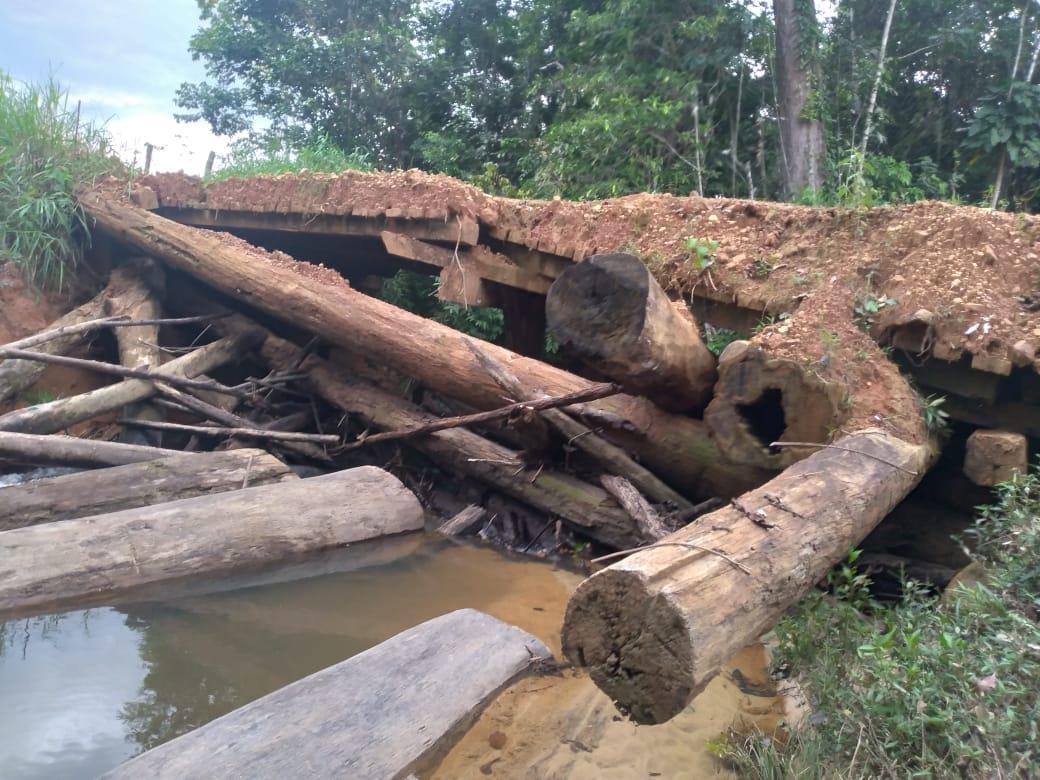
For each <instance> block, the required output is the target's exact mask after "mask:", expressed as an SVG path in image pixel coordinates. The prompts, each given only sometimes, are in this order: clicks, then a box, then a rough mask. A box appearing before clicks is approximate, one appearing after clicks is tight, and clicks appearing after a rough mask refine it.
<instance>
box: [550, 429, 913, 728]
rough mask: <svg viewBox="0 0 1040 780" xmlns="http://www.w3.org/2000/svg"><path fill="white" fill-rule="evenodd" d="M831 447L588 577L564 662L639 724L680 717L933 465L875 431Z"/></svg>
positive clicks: (574, 603) (570, 610)
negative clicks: (585, 672)
mask: <svg viewBox="0 0 1040 780" xmlns="http://www.w3.org/2000/svg"><path fill="white" fill-rule="evenodd" d="M840 446H842V447H844V448H845V449H843V450H839V449H835V448H832V447H826V448H824V449H821V450H819V451H817V452H815V453H814V454H812V455H810V456H809V457H808V458H806V459H805V460H803V461H801V462H799V463H796V464H795V465H793V466H790V467H789V468H787V469H786V470H785V471H784V472H783V473H782V474H781V475H779V476H778V477H776V478H775V479H773V480H772V481H770V482H769V483H767V484H766V485H763V486H762V487H761V488H759V489H757V490H754V491H752V492H750V493H748V494H746V495H744V496H742V497H741V498H739V499H737V500H735V501H734V502H732V504H731V505H730V506H729V507H726V508H725V509H721V510H719V511H717V512H714V513H712V514H711V515H707V516H705V517H704V518H702V519H701V520H700V521H699V522H697V523H695V524H693V525H691V526H688V527H686V528H683V529H681V530H680V531H677V532H676V533H673V534H671V535H669V536H666V537H665V538H664V539H662V540H661V541H660V542H658V544H657V545H655V546H653V547H652V548H651V549H647V550H644V551H642V552H637V553H635V554H633V555H631V556H629V557H628V558H625V559H624V560H622V561H621V562H619V563H615V564H613V565H612V566H609V567H607V568H606V569H604V570H602V571H600V572H598V573H596V574H594V575H593V576H592V577H590V578H588V579H587V580H585V582H583V583H582V584H581V585H580V586H579V587H578V589H577V591H576V592H575V593H574V595H573V596H572V598H571V600H570V603H569V604H568V606H567V615H566V619H565V621H564V626H563V648H564V652H565V653H566V654H567V657H568V658H570V659H571V660H572V661H574V662H575V663H576V664H578V665H580V666H587V667H589V669H590V672H591V674H592V679H593V680H594V681H595V683H596V685H598V686H599V687H600V688H601V689H602V690H603V691H604V692H606V693H607V694H608V695H609V696H610V697H611V698H612V699H614V701H615V702H616V703H617V705H618V707H619V709H621V710H622V711H623V712H626V713H628V714H629V715H630V716H631V717H632V718H633V719H634V720H636V721H637V722H639V723H662V722H664V721H666V720H668V719H670V718H672V717H674V716H675V715H677V714H678V713H679V712H680V711H682V709H683V708H684V707H685V706H686V705H687V704H688V703H689V702H690V700H691V699H692V698H693V697H694V696H696V695H697V693H698V692H700V691H701V690H702V689H703V688H704V686H705V685H706V684H707V683H708V681H709V680H711V678H712V677H714V676H715V674H716V673H717V672H718V669H719V668H720V666H721V665H722V664H724V663H726V661H728V660H729V659H730V658H731V657H732V656H733V655H734V654H735V653H736V652H737V651H738V650H740V649H741V648H742V647H744V646H745V645H747V644H749V643H750V642H753V641H754V640H756V639H757V638H758V637H759V636H761V635H762V634H763V633H764V632H765V631H767V630H769V629H770V628H771V627H772V626H773V625H775V624H776V622H777V621H778V620H779V619H780V617H781V616H782V615H783V613H784V611H785V610H786V609H788V608H789V607H790V606H791V605H792V604H794V603H795V602H796V601H797V600H798V599H800V598H802V596H804V595H805V594H806V593H807V592H808V591H809V590H810V589H811V588H812V587H813V586H814V585H815V584H816V583H817V582H819V581H820V580H821V579H822V578H823V577H824V576H825V575H826V573H827V572H828V571H829V570H830V568H831V567H832V566H833V565H834V564H835V563H837V562H838V561H840V560H841V559H842V557H843V556H845V555H846V554H847V553H848V551H849V548H850V546H854V545H856V544H858V543H859V542H860V541H862V539H863V538H864V537H865V536H866V535H867V534H868V533H869V532H870V531H871V530H872V529H873V528H874V526H876V525H877V523H878V522H880V521H881V519H882V518H883V517H885V515H886V514H888V512H889V511H891V510H892V509H893V508H894V507H895V506H896V505H897V504H898V503H899V502H900V501H901V500H902V499H903V498H904V497H905V496H906V495H907V494H908V493H909V492H910V491H911V490H912V489H913V487H914V486H915V485H916V484H917V483H918V481H919V480H920V478H921V476H922V475H923V474H924V472H925V470H926V469H927V468H928V466H929V465H930V463H931V461H932V459H933V457H934V452H933V451H932V450H931V448H929V447H928V446H924V445H913V444H907V443H905V442H903V441H901V440H899V439H896V438H894V437H891V436H888V435H887V434H884V433H882V432H877V431H862V432H859V433H856V434H853V435H851V436H847V437H845V438H843V439H842V440H841V441H840ZM847 450H854V452H849V451H847ZM861 453H862V454H861Z"/></svg>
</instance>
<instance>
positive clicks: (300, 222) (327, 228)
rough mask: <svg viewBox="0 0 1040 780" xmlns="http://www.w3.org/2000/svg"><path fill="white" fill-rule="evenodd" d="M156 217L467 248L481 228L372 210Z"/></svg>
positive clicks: (185, 211)
mask: <svg viewBox="0 0 1040 780" xmlns="http://www.w3.org/2000/svg"><path fill="white" fill-rule="evenodd" d="M156 213H157V214H161V215H162V216H164V217H166V218H167V219H172V220H173V221H174V222H180V223H181V224H183V225H192V226H194V227H204V228H212V229H216V230H277V231H282V232H287V233H322V234H326V235H334V236H351V237H371V238H378V237H379V235H380V233H382V232H383V231H385V230H391V231H393V232H395V233H402V234H404V235H408V236H412V237H413V238H419V239H424V240H426V241H443V242H445V243H450V244H455V243H456V242H457V243H460V244H463V245H465V246H472V245H473V244H476V243H477V238H478V237H479V235H480V225H479V224H478V223H477V222H476V220H473V219H469V218H457V219H451V218H449V219H447V220H439V219H405V218H390V217H387V216H386V215H385V214H382V213H379V212H376V211H371V210H370V211H366V212H363V213H362V212H359V211H355V212H354V213H353V214H350V215H346V214H304V213H300V212H291V213H288V214H285V213H276V212H252V211H215V210H213V209H189V208H161V209H159V210H158V211H157V212H156Z"/></svg>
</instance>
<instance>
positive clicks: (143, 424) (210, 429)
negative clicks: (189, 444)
mask: <svg viewBox="0 0 1040 780" xmlns="http://www.w3.org/2000/svg"><path fill="white" fill-rule="evenodd" d="M117 422H119V423H120V424H121V425H132V426H134V427H137V428H153V429H155V430H157V431H181V432H183V433H195V434H198V435H200V436H216V437H231V436H244V437H248V438H251V439H270V440H271V441H294V442H301V441H307V442H311V443H313V444H334V445H335V444H339V443H340V441H341V439H340V438H339V436H333V435H332V434H323V433H295V432H292V431H269V430H267V429H266V428H225V427H219V428H218V427H216V426H205V425H182V424H180V423H169V422H156V421H153V420H133V419H127V418H120V419H119V420H118V421H117Z"/></svg>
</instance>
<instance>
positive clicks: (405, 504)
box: [0, 466, 423, 616]
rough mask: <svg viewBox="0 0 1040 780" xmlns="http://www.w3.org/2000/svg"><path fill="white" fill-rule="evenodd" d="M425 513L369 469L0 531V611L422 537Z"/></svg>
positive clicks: (36, 609)
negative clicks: (390, 538)
mask: <svg viewBox="0 0 1040 780" xmlns="http://www.w3.org/2000/svg"><path fill="white" fill-rule="evenodd" d="M422 527H423V510H422V507H421V506H420V505H419V502H418V501H417V500H416V498H415V496H414V495H412V493H411V492H410V491H409V490H408V489H407V488H406V487H405V486H404V485H402V484H401V482H400V481H399V480H398V479H397V478H396V477H394V476H393V475H391V474H389V473H387V472H385V471H383V470H381V469H378V468H375V467H374V466H362V467H361V468H356V469H351V470H349V471H340V472H337V473H334V474H328V475H326V476H323V477H313V478H312V479H305V480H294V481H289V482H281V483H277V484H272V485H261V486H260V487H251V488H246V489H245V490H236V491H232V492H229V493H218V494H216V495H211V496H199V497H197V498H185V499H182V500H180V501H172V502H170V503H168V504H159V505H157V506H151V507H141V508H138V509H127V510H125V511H122V512H115V513H113V514H107V515H94V516H92V517H84V518H80V519H77V520H66V521H64V522H61V523H46V524H44V525H35V526H31V527H29V528H18V529H16V530H13V531H4V532H3V533H0V561H2V562H3V563H2V564H0V615H2V616H12V615H27V614H39V613H41V612H45V611H55V610H57V609H61V608H65V607H70V606H72V605H73V604H76V605H79V604H97V603H105V602H110V601H112V600H113V599H114V598H116V597H124V596H126V595H127V594H130V593H133V594H135V595H137V596H144V595H146V594H148V593H149V592H150V590H149V588H150V586H151V590H152V591H154V590H155V587H154V586H156V585H157V584H159V583H163V582H168V581H172V580H178V579H181V578H185V577H204V576H214V575H217V574H223V573H226V572H231V571H235V570H239V569H248V568H251V567H259V566H264V565H272V564H276V563H279V562H280V561H285V560H291V559H293V558H295V557H298V556H300V555H302V554H305V553H313V552H319V551H322V550H329V549H332V548H335V547H342V546H344V545H348V544H352V543H354V542H360V541H364V540H365V539H375V538H377V537H380V536H385V535H388V534H397V533H403V532H405V531H418V530H420V529H422Z"/></svg>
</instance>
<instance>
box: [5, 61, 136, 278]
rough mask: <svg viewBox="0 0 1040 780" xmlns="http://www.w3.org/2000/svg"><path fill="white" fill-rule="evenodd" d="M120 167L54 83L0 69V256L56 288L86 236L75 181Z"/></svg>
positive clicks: (102, 135) (103, 138)
mask: <svg viewBox="0 0 1040 780" xmlns="http://www.w3.org/2000/svg"><path fill="white" fill-rule="evenodd" d="M121 169H122V166H121V164H120V163H119V161H118V160H117V159H116V158H115V157H114V156H113V154H112V149H111V145H110V143H109V138H108V135H107V133H106V132H105V131H104V129H103V128H99V127H96V126H94V125H92V124H90V123H83V122H81V121H80V118H79V116H78V113H77V111H76V109H75V107H70V106H69V101H68V94H67V93H66V92H65V91H64V90H63V89H62V88H61V86H60V85H59V84H58V83H57V82H55V81H54V80H53V79H52V80H49V81H47V82H44V83H42V84H21V83H19V82H16V81H14V80H13V79H12V78H10V77H9V76H8V75H6V74H4V73H3V72H0V262H6V261H13V262H14V263H15V265H17V266H18V268H19V269H20V270H21V271H22V273H23V274H24V275H25V278H26V279H27V280H28V281H29V282H30V283H31V284H32V285H34V286H36V287H43V288H49V289H60V288H61V287H62V286H63V285H64V283H65V282H66V279H67V277H68V275H69V273H70V272H72V271H73V270H74V269H75V267H76V265H77V264H78V262H79V261H80V259H81V258H82V252H83V247H84V245H85V243H86V241H87V240H88V238H89V236H88V230H87V225H86V221H85V219H84V216H83V212H82V211H81V209H80V208H79V206H78V204H77V203H76V199H75V191H76V188H77V187H79V186H81V185H83V184H88V183H89V182H90V181H91V180H93V179H94V178H95V177H97V176H100V175H102V174H106V173H112V172H117V171H119V170H121Z"/></svg>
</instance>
